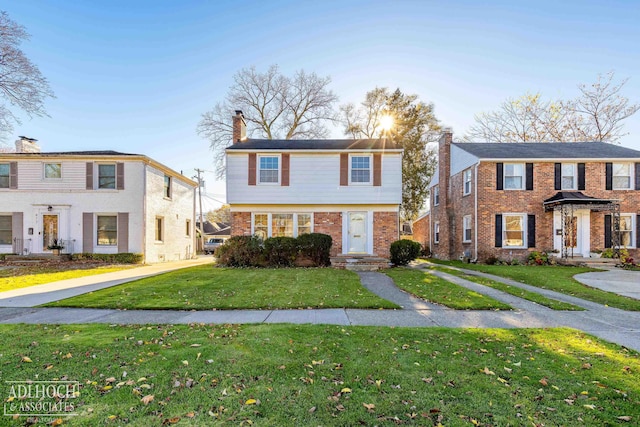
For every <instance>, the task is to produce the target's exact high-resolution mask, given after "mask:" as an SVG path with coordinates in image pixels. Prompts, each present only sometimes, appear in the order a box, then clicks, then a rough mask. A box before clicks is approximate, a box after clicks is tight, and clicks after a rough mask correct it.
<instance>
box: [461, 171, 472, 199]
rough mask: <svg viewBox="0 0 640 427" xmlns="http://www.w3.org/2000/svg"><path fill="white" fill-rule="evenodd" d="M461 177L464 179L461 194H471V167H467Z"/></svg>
mask: <svg viewBox="0 0 640 427" xmlns="http://www.w3.org/2000/svg"><path fill="white" fill-rule="evenodd" d="M462 178H463V181H464V187H463V189H462V194H463V195H465V196H466V195H467V194H471V169H467V170H465V171H464V172H463V173H462Z"/></svg>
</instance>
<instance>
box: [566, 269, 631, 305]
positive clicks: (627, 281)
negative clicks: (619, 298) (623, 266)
mask: <svg viewBox="0 0 640 427" xmlns="http://www.w3.org/2000/svg"><path fill="white" fill-rule="evenodd" d="M574 278H575V279H576V280H578V281H579V282H581V283H584V284H585V285H587V286H591V287H592V288H598V289H602V290H603V291H609V292H615V293H616V294H620V295H624V296H627V297H631V298H635V299H640V271H628V270H620V269H619V268H616V269H612V270H609V271H603V272H599V271H598V272H592V273H582V274H576V275H575V276H574Z"/></svg>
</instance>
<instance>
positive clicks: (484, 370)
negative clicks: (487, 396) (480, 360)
mask: <svg viewBox="0 0 640 427" xmlns="http://www.w3.org/2000/svg"><path fill="white" fill-rule="evenodd" d="M482 373H484V374H486V375H495V374H496V373H495V372H493V371H490V370H489V368H487V367H486V366H485V367H484V369H483V370H482Z"/></svg>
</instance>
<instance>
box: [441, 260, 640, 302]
mask: <svg viewBox="0 0 640 427" xmlns="http://www.w3.org/2000/svg"><path fill="white" fill-rule="evenodd" d="M430 261H433V262H434V263H437V264H443V265H450V266H454V267H459V268H465V269H468V270H476V271H481V272H483V273H489V274H494V275H496V276H501V277H506V278H509V279H512V280H515V281H517V282H521V283H526V284H527V285H531V286H536V287H538V288H542V289H549V290H552V291H556V292H560V293H563V294H565V295H571V296H574V297H578V298H582V299H585V300H588V301H593V302H595V303H598V304H602V305H607V306H610V307H616V308H619V309H621V310H629V311H640V300H637V299H633V298H629V297H625V296H622V295H618V294H615V293H613V292H607V291H603V290H601V289H596V288H592V287H589V286H586V285H583V284H582V283H580V282H578V281H577V280H576V279H574V278H573V276H575V275H576V274H580V273H587V272H591V271H600V270H597V269H593V268H587V267H566V266H559V265H548V266H530V265H484V264H467V263H463V262H461V261H442V260H435V259H432V260H430Z"/></svg>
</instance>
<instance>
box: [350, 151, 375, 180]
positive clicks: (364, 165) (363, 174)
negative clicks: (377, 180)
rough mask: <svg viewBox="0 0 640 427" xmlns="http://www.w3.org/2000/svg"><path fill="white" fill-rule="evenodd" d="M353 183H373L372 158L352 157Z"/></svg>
mask: <svg viewBox="0 0 640 427" xmlns="http://www.w3.org/2000/svg"><path fill="white" fill-rule="evenodd" d="M350 176H351V182H352V183H357V184H370V183H371V156H351V174H350Z"/></svg>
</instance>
